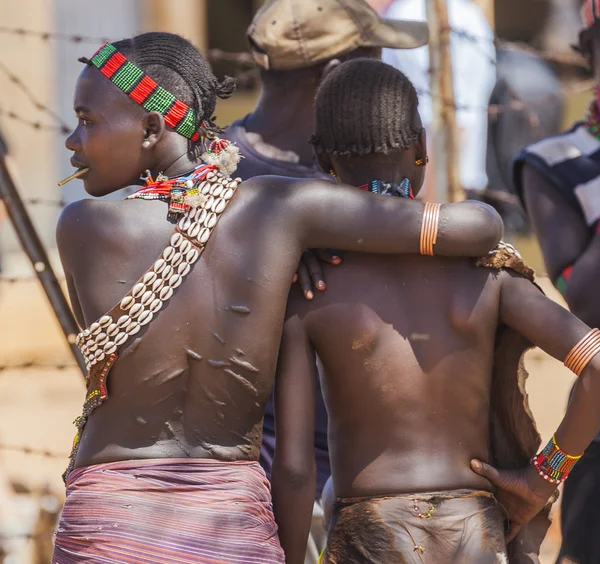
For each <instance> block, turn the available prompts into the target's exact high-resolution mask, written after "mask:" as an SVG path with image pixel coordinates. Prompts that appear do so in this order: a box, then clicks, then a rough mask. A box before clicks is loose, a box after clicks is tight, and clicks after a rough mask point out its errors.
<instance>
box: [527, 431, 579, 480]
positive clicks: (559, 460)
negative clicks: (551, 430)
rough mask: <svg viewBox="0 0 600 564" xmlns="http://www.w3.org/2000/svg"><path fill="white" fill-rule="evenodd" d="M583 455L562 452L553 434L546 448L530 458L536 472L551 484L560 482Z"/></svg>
mask: <svg viewBox="0 0 600 564" xmlns="http://www.w3.org/2000/svg"><path fill="white" fill-rule="evenodd" d="M582 456H583V454H580V455H579V456H570V455H568V454H567V453H566V452H564V451H563V450H562V449H561V448H560V447H559V446H558V444H556V437H555V436H553V437H552V439H551V440H550V442H549V443H548V444H547V445H546V448H544V450H543V451H542V452H540V453H539V454H538V455H537V456H535V457H534V458H533V460H532V462H533V464H534V466H535V469H536V470H537V472H538V474H539V475H540V476H541V477H542V478H544V480H547V481H548V482H550V483H551V484H561V483H562V482H564V481H565V480H566V479H567V476H568V475H569V473H570V472H571V470H573V466H575V464H576V463H577V461H578V460H579V459H580V458H581V457H582Z"/></svg>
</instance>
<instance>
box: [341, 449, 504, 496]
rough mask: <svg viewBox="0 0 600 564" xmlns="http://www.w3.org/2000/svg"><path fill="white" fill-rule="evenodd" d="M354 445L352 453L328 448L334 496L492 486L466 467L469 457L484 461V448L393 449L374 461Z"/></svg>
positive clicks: (487, 489)
mask: <svg viewBox="0 0 600 564" xmlns="http://www.w3.org/2000/svg"><path fill="white" fill-rule="evenodd" d="M358 448H359V447H358V446H357V447H356V449H357V450H356V451H355V452H344V451H337V449H336V448H332V449H331V451H330V454H331V467H332V475H333V481H334V483H335V484H336V493H337V494H338V496H341V497H345V498H352V497H377V496H387V495H393V496H402V495H404V494H407V495H412V494H413V493H414V492H432V491H433V492H438V491H460V490H484V491H492V489H493V488H492V485H491V484H490V483H489V482H488V481H487V480H486V479H485V478H482V477H481V476H479V475H478V474H476V473H475V472H473V470H471V467H470V461H471V460H472V459H473V458H477V459H479V460H482V461H484V462H487V461H488V456H489V455H488V452H487V449H486V448H481V449H465V450H464V451H463V450H461V451H458V450H450V451H447V452H440V451H439V450H438V451H433V452H432V451H431V450H430V449H422V450H420V451H419V450H403V449H399V450H396V449H394V450H391V451H385V452H384V453H383V454H381V455H379V456H378V457H377V458H376V459H374V460H372V459H371V460H369V459H366V458H365V457H361V456H360V455H359V452H360V451H358ZM345 450H347V449H345ZM363 452H364V451H363Z"/></svg>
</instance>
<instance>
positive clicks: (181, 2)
mask: <svg viewBox="0 0 600 564" xmlns="http://www.w3.org/2000/svg"><path fill="white" fill-rule="evenodd" d="M206 3H207V0H147V1H144V2H143V3H142V5H143V8H142V24H143V27H144V29H145V30H146V31H169V32H171V33H177V34H179V35H182V36H183V37H185V38H186V39H189V40H190V41H191V42H192V43H193V44H194V45H195V46H196V47H198V48H199V49H201V50H202V51H205V50H206V49H207V48H208V37H207V32H208V29H207V21H206Z"/></svg>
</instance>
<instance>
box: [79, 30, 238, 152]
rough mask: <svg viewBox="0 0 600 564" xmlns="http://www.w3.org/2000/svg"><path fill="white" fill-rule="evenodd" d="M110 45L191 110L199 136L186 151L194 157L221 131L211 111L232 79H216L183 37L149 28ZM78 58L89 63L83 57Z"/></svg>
mask: <svg viewBox="0 0 600 564" xmlns="http://www.w3.org/2000/svg"><path fill="white" fill-rule="evenodd" d="M113 45H114V46H115V48H116V49H118V50H119V51H120V52H121V53H122V54H123V55H124V56H125V57H127V58H128V59H129V60H130V61H131V62H132V63H134V64H136V65H137V66H138V67H140V68H141V69H142V70H143V71H144V72H145V73H147V74H148V76H150V77H151V78H152V79H153V80H155V81H156V82H157V83H158V84H160V85H161V86H162V87H163V88H165V89H167V90H168V91H169V92H171V93H172V94H173V95H175V96H176V97H177V98H178V99H179V100H181V101H182V102H184V103H185V104H187V105H188V106H190V107H191V108H193V109H194V111H195V112H196V119H197V123H196V124H195V125H196V131H198V132H199V133H200V138H199V139H198V140H197V141H195V142H194V141H191V140H189V145H188V152H189V154H190V156H191V157H192V158H194V159H197V158H198V157H199V156H200V154H201V153H202V152H203V151H204V141H205V140H206V139H207V138H208V139H210V138H213V137H215V136H216V135H218V134H220V133H223V130H222V129H221V128H219V127H218V126H217V125H216V123H215V120H216V117H215V116H214V115H213V114H214V111H215V106H216V104H217V98H221V99H226V98H229V97H230V96H231V95H232V94H233V92H234V90H235V79H233V78H231V77H229V76H226V77H225V78H224V79H223V81H219V80H218V79H217V78H216V77H215V75H214V74H213V71H212V69H211V67H210V64H209V63H208V61H207V60H206V59H205V58H204V56H203V55H202V53H200V51H199V50H198V49H196V47H194V45H192V44H191V43H190V42H189V41H188V40H187V39H184V38H183V37H181V36H179V35H176V34H174V33H166V32H162V31H152V32H149V33H143V34H141V35H137V36H136V37H133V38H132V39H122V40H121V41H116V42H114V43H113ZM79 60H80V61H81V62H83V63H87V64H90V61H89V60H88V59H86V58H84V57H82V58H80V59H79Z"/></svg>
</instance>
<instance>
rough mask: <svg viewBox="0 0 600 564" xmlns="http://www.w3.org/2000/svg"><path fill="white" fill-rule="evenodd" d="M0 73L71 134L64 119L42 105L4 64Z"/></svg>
mask: <svg viewBox="0 0 600 564" xmlns="http://www.w3.org/2000/svg"><path fill="white" fill-rule="evenodd" d="M0 73H2V74H4V75H5V76H6V77H7V78H8V80H10V82H12V83H13V84H14V85H15V86H16V87H17V88H18V89H19V90H20V91H21V92H23V94H25V96H26V97H27V98H28V99H29V101H30V102H31V103H32V104H33V105H34V106H35V108H36V109H37V110H39V111H41V112H44V113H46V114H48V115H49V116H50V117H51V118H52V119H53V120H54V121H55V122H56V123H57V124H58V126H59V127H60V129H61V130H62V131H64V132H65V133H70V132H71V128H70V127H69V126H68V125H67V124H66V123H65V122H64V121H63V119H62V118H61V117H60V116H59V115H58V114H57V113H56V112H55V111H54V110H53V109H52V108H50V107H49V106H47V105H46V104H42V102H40V101H39V100H38V99H37V97H36V96H35V94H34V93H33V92H32V91H31V89H30V88H28V87H27V85H26V84H25V83H24V82H23V81H22V80H21V79H20V78H19V77H18V76H17V75H16V74H14V73H13V72H12V71H11V70H10V69H9V68H8V67H7V66H6V65H5V64H4V63H2V62H0Z"/></svg>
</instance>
